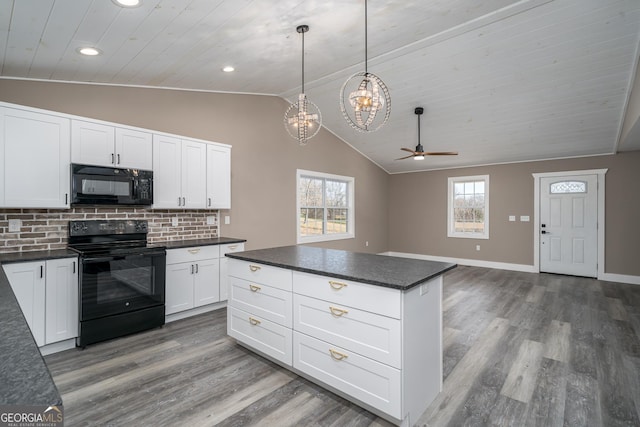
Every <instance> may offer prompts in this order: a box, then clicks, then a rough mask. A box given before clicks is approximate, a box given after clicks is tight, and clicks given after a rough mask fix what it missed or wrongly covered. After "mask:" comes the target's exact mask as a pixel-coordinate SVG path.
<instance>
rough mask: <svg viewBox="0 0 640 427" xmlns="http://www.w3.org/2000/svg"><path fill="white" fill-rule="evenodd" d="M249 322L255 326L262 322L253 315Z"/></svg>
mask: <svg viewBox="0 0 640 427" xmlns="http://www.w3.org/2000/svg"><path fill="white" fill-rule="evenodd" d="M249 323H251V324H252V325H253V326H257V325H259V324H260V321H259V320H258V319H254V318H253V317H249Z"/></svg>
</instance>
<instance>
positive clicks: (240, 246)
mask: <svg viewBox="0 0 640 427" xmlns="http://www.w3.org/2000/svg"><path fill="white" fill-rule="evenodd" d="M242 251H244V243H243V242H239V243H228V244H224V245H220V301H225V300H227V299H228V298H229V274H228V269H229V258H227V257H226V256H225V254H230V253H234V252H242Z"/></svg>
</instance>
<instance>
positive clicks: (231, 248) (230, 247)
mask: <svg viewBox="0 0 640 427" xmlns="http://www.w3.org/2000/svg"><path fill="white" fill-rule="evenodd" d="M237 247H238V245H232V246H229V250H232V251H235V250H236V248H237Z"/></svg>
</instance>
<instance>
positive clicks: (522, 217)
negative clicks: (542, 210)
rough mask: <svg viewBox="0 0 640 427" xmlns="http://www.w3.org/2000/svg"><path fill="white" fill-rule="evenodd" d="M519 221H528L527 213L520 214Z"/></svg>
mask: <svg viewBox="0 0 640 427" xmlns="http://www.w3.org/2000/svg"><path fill="white" fill-rule="evenodd" d="M520 222H529V215H520Z"/></svg>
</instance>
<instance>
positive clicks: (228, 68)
mask: <svg viewBox="0 0 640 427" xmlns="http://www.w3.org/2000/svg"><path fill="white" fill-rule="evenodd" d="M234 70H235V68H233V67H232V66H231V65H227V66H225V67H222V71H224V72H225V73H230V72H232V71H234Z"/></svg>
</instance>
